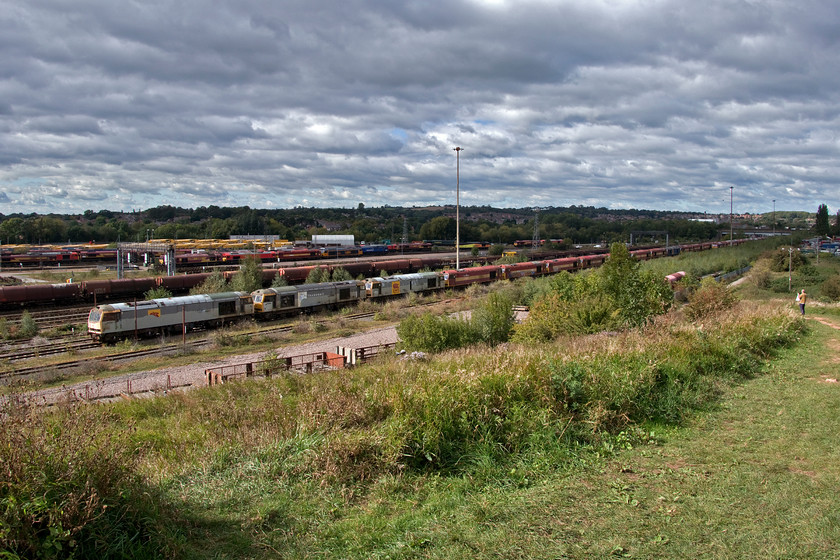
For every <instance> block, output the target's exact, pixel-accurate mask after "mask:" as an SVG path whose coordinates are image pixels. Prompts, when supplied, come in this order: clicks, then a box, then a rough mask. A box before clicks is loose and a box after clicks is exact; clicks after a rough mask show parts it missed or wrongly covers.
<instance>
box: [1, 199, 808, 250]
mask: <svg viewBox="0 0 840 560" xmlns="http://www.w3.org/2000/svg"><path fill="white" fill-rule="evenodd" d="M775 219H776V228H777V229H780V230H782V229H786V228H787V229H806V228H810V227H812V226H813V223H814V214H809V213H808V212H776V215H775ZM698 220H704V221H698ZM705 220H709V221H705ZM535 222H536V226H537V230H538V235H539V237H540V238H541V239H563V240H564V241H565V243H571V244H574V243H611V242H614V241H627V240H629V237H630V234H631V232H668V235H669V237H670V239H672V240H674V241H691V240H705V239H715V238H718V237H719V236H720V235H721V233H722V232H723V233H726V234H728V230H729V215H728V214H723V215H705V214H703V213H696V214H692V213H684V212H664V211H651V210H608V209H606V208H595V207H583V206H572V207H568V208H541V209H539V210H535V209H533V208H527V209H523V208H491V207H489V206H473V207H461V208H460V230H461V241H462V242H463V243H466V242H472V241H484V242H489V243H512V242H513V241H515V240H517V239H532V238H533V237H534V230H535V227H534V226H535ZM760 227H765V228H772V227H773V214H772V213H766V214H747V215H736V216H735V219H734V228H735V229H736V230H738V232H741V231H743V230H744V229H745V228H748V229H754V228H760ZM315 234H332V235H354V236H355V238H356V242H357V243H358V242H361V241H364V242H366V243H381V242H394V243H396V242H401V241H403V240H405V241H417V240H454V239H455V207H454V206H439V207H424V208H402V207H389V206H385V207H376V208H367V207H365V206H364V205H363V204H359V206H358V207H357V208H350V209H347V208H292V209H282V210H275V209H272V210H268V209H253V208H249V207H247V206H245V207H238V208H221V207H218V206H207V207H200V208H194V209H190V208H178V207H174V206H158V207H156V208H149V209H147V210H137V211H133V212H112V211H109V210H101V211H98V212H95V211H92V210H88V211H86V212H84V213H83V214H78V215H61V214H49V215H37V214H9V215H3V214H0V244H9V243H12V244H24V243H31V244H47V243H88V242H96V243H112V242H116V241H144V240H146V239H150V238H154V239H211V238H215V239H225V238H228V237H229V236H231V235H276V236H279V237H280V238H282V239H288V240H290V241H293V240H302V239H310V238H311V236H312V235H315ZM736 234H737V232H736ZM662 237H664V235H663V236H662Z"/></svg>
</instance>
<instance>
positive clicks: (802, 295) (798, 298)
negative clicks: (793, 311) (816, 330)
mask: <svg viewBox="0 0 840 560" xmlns="http://www.w3.org/2000/svg"><path fill="white" fill-rule="evenodd" d="M807 299H808V294H806V293H805V288H802V291H801V292H799V293H798V294H796V303H798V304H799V310H800V311H801V312H802V314H803V315H805V301H806V300H807Z"/></svg>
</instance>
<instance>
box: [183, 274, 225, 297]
mask: <svg viewBox="0 0 840 560" xmlns="http://www.w3.org/2000/svg"><path fill="white" fill-rule="evenodd" d="M227 291H228V283H227V280H225V277H224V275H223V274H222V271H221V270H219V269H216V270H214V271H213V272H211V273H210V276H208V277H207V279H206V280H205V281H204V282H202V283H201V284H199V285H198V286H196V287H195V288H193V289H191V290H190V294H192V295H196V294H218V293H220V292H227Z"/></svg>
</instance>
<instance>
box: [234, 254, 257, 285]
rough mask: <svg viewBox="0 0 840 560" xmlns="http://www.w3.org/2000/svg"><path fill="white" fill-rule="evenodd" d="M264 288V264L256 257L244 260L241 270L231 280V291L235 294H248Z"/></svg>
mask: <svg viewBox="0 0 840 560" xmlns="http://www.w3.org/2000/svg"><path fill="white" fill-rule="evenodd" d="M260 288H262V262H261V261H260V260H259V259H257V258H256V257H248V258H246V259H243V261H242V264H241V265H240V266H239V270H238V271H237V272H236V274H234V275H233V278H231V279H230V289H231V290H233V291H235V292H248V293H251V292H253V291H254V290H259V289H260Z"/></svg>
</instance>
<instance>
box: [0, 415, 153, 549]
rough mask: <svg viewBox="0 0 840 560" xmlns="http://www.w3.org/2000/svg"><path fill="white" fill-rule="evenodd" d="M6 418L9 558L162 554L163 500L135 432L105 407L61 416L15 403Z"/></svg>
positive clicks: (2, 522) (0, 449)
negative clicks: (118, 427)
mask: <svg viewBox="0 0 840 560" xmlns="http://www.w3.org/2000/svg"><path fill="white" fill-rule="evenodd" d="M2 412H3V416H4V419H3V422H0V441H2V442H3V445H0V472H2V473H3V484H0V548H2V549H3V550H4V551H6V552H5V554H0V556H2V557H3V558H104V557H119V558H143V557H146V558H156V557H162V556H163V555H164V554H165V550H163V546H161V544H160V543H159V542H156V540H157V539H158V534H157V532H156V530H155V527H154V523H155V517H156V516H157V515H159V514H160V512H159V511H154V509H155V508H156V504H155V503H154V499H153V498H152V497H151V494H150V493H149V489H148V488H145V487H144V486H143V485H142V483H141V482H140V480H139V478H138V477H137V475H136V474H134V473H135V472H136V470H137V466H138V456H139V455H138V454H137V450H136V449H135V448H134V447H133V446H132V445H131V444H130V434H129V431H106V430H105V429H103V428H102V425H103V423H102V413H101V411H100V410H99V409H98V407H94V408H91V409H82V408H78V409H69V410H62V411H59V412H58V413H57V414H46V413H43V412H42V411H37V412H36V411H32V410H30V409H28V408H27V407H25V406H23V405H20V404H13V405H7V406H6V407H5V409H4V410H3V411H2Z"/></svg>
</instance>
